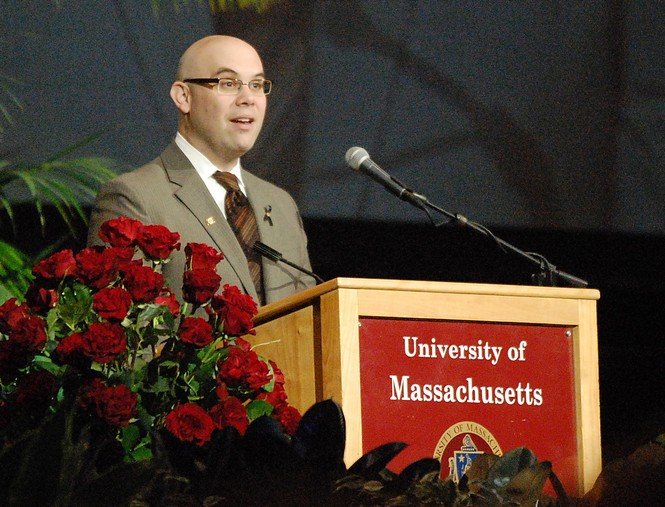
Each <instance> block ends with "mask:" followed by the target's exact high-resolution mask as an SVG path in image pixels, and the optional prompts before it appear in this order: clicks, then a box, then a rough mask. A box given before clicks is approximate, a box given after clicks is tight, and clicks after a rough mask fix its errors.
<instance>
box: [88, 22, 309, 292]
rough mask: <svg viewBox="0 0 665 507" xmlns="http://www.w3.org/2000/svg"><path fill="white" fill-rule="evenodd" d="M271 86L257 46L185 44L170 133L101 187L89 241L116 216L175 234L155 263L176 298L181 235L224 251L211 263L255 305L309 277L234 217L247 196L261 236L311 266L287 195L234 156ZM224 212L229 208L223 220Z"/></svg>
mask: <svg viewBox="0 0 665 507" xmlns="http://www.w3.org/2000/svg"><path fill="white" fill-rule="evenodd" d="M271 86H272V83H271V82H270V81H268V80H266V79H265V76H264V72H263V64H262V62H261V59H260V57H259V55H258V53H257V52H256V50H255V49H254V48H253V47H252V46H250V45H249V44H247V43H246V42H244V41H242V40H240V39H237V38H234V37H229V36H221V35H214V36H209V37H206V38H204V39H201V40H199V41H197V42H195V43H194V44H193V45H192V46H190V47H189V48H188V49H187V50H186V51H185V53H184V54H183V55H182V57H181V59H180V63H179V66H178V70H177V75H176V80H175V82H174V83H173V85H172V86H171V92H170V95H171V99H172V100H173V103H174V104H175V106H176V108H177V109H178V111H179V121H178V133H177V135H176V139H175V140H174V141H173V142H172V143H171V144H169V146H168V147H167V148H166V149H165V150H164V151H163V152H162V154H161V155H160V156H159V157H158V158H156V159H155V160H153V161H152V162H150V163H149V164H147V165H145V166H143V167H141V168H139V169H136V170H134V171H132V172H129V173H126V174H123V175H121V176H119V177H118V178H116V179H114V180H113V181H111V182H110V183H108V184H106V185H105V186H104V187H103V188H102V189H101V191H100V192H99V195H98V196H97V199H96V201H95V206H94V208H93V211H92V216H91V219H90V229H89V232H88V244H100V243H101V240H100V239H99V237H98V235H97V234H98V231H99V228H100V226H101V224H102V223H104V222H105V221H106V220H109V219H111V218H115V217H118V216H120V215H125V216H128V217H130V218H135V219H137V220H141V221H142V222H143V223H145V224H162V225H164V226H166V227H168V228H169V229H170V230H172V231H174V232H178V233H180V235H181V242H182V245H183V248H182V249H181V250H180V252H175V253H174V254H173V256H172V258H171V262H169V263H168V264H166V265H165V266H163V270H162V272H163V274H164V278H165V283H166V284H167V285H168V286H169V287H170V288H171V289H173V291H174V292H175V294H176V295H177V296H178V298H180V297H181V294H182V293H181V289H182V274H183V270H184V265H185V256H184V252H183V250H184V245H186V244H187V243H205V244H208V245H210V246H213V247H215V248H216V249H218V250H220V251H221V252H222V253H223V254H224V257H225V258H224V260H223V261H222V262H220V264H219V266H218V272H219V275H220V276H221V277H222V283H223V284H225V283H228V284H231V285H237V286H238V287H239V288H240V289H241V290H242V291H244V292H245V293H247V294H250V295H251V296H252V297H253V298H254V299H255V301H256V302H257V303H258V304H263V303H270V302H273V301H276V300H279V299H281V298H283V297H285V296H288V295H290V294H293V293H294V292H297V291H299V290H302V289H304V288H306V287H307V286H311V285H314V280H312V279H311V277H308V276H307V275H304V274H302V273H300V272H299V271H297V270H293V269H292V268H289V267H288V266H286V265H283V264H278V263H275V262H272V261H269V260H265V259H263V260H262V259H261V257H260V256H257V257H256V258H255V257H254V256H255V252H254V250H253V249H252V244H253V240H252V239H251V237H250V238H249V240H248V238H247V237H244V236H243V234H244V232H243V231H245V226H244V225H240V226H239V225H238V223H236V222H234V220H235V219H236V218H237V216H238V215H239V214H241V213H239V212H237V210H238V209H240V207H241V206H242V203H243V202H244V203H246V202H247V199H248V200H249V203H250V204H251V209H252V210H253V213H249V214H245V215H246V216H247V215H252V216H254V217H255V219H256V222H255V225H254V226H253V230H254V231H256V229H257V226H258V236H259V238H260V241H261V242H263V243H265V244H267V245H268V246H271V247H272V248H274V249H275V250H278V251H279V252H281V253H282V254H283V255H284V258H285V259H288V260H290V261H292V262H294V263H296V264H298V265H300V266H302V267H304V268H306V269H311V267H310V261H309V256H308V253H307V238H306V235H305V231H304V229H303V225H302V220H301V218H300V214H299V212H298V208H297V206H296V204H295V202H294V201H293V199H292V198H291V196H289V195H288V194H287V193H286V192H285V191H284V190H282V189H280V188H278V187H276V186H275V185H272V184H271V183H268V182H266V181H264V180H262V179H260V178H258V177H256V176H254V175H252V174H251V173H249V172H247V171H245V170H244V168H242V167H241V165H240V157H241V156H242V155H244V154H245V153H246V152H247V151H249V150H250V149H251V148H252V146H253V145H254V142H255V141H256V138H257V137H258V135H259V132H260V131H261V127H262V125H263V119H264V116H265V111H266V103H267V97H266V95H267V94H268V93H269V92H270V89H271ZM229 173H231V174H233V175H235V176H236V178H237V181H236V180H233V178H232V177H231V178H230V179H231V180H233V181H235V182H236V187H235V188H237V187H238V186H239V188H240V191H242V194H244V195H246V197H247V199H245V197H244V196H243V195H239V197H238V198H236V197H235V196H237V195H238V194H235V193H234V188H233V184H231V186H229V181H228V175H229ZM225 177H226V179H225ZM227 188H228V190H227ZM231 196H234V197H233V199H231ZM227 197H228V198H227ZM229 199H230V201H231V202H229ZM243 200H244V201H243ZM229 206H231V208H229ZM247 209H249V208H247ZM227 215H231V216H229V217H228V218H229V221H227ZM249 219H250V220H249V221H250V222H251V223H254V222H253V220H252V219H251V216H250V217H249ZM248 227H250V230H251V226H248ZM241 229H242V230H241ZM234 230H235V233H234ZM236 234H239V235H240V236H242V237H240V239H238V237H237V236H236ZM254 239H256V236H254ZM241 243H242V244H241ZM248 243H249V244H248ZM248 263H249V264H248ZM257 270H258V274H257ZM250 271H251V272H250ZM252 276H254V279H253V278H252Z"/></svg>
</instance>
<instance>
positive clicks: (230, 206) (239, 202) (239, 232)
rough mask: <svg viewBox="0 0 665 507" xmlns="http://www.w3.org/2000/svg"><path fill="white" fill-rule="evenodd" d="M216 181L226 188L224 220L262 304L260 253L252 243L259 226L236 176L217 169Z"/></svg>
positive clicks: (214, 176) (255, 238)
mask: <svg viewBox="0 0 665 507" xmlns="http://www.w3.org/2000/svg"><path fill="white" fill-rule="evenodd" d="M213 178H214V179H215V181H217V183H219V184H220V185H222V186H223V187H224V188H225V189H226V197H225V198H224V210H225V212H226V220H227V221H228V222H229V225H230V226H231V229H232V230H233V232H234V233H235V235H236V238H237V239H238V243H240V246H241V247H242V250H243V252H244V253H245V257H247V265H248V266H249V273H250V274H251V275H252V281H253V282H254V287H256V292H257V294H258V295H259V301H258V303H259V304H264V303H265V301H264V294H263V281H262V279H261V254H260V253H258V252H257V251H256V250H254V243H256V242H257V241H259V239H260V238H259V226H258V224H257V223H256V217H255V216H254V210H253V209H252V205H251V204H250V203H249V200H248V199H247V197H245V194H243V193H242V191H241V190H240V185H239V184H238V178H236V177H235V175H233V174H232V173H230V172H226V171H224V172H222V171H217V172H215V174H213Z"/></svg>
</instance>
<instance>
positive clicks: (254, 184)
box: [242, 168, 291, 199]
mask: <svg viewBox="0 0 665 507" xmlns="http://www.w3.org/2000/svg"><path fill="white" fill-rule="evenodd" d="M242 177H243V180H244V182H245V185H247V187H248V188H249V191H250V192H253V191H260V192H269V193H270V194H273V195H282V196H283V197H288V198H289V199H291V195H290V194H289V193H288V192H287V191H286V190H285V189H283V188H282V187H280V186H278V185H276V184H275V183H272V182H270V181H268V180H265V179H263V178H261V177H260V176H257V175H256V174H254V173H252V172H250V171H247V170H246V169H244V168H243V173H242Z"/></svg>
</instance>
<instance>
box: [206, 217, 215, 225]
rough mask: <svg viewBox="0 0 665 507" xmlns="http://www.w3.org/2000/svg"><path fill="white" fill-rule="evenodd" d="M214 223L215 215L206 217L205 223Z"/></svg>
mask: <svg viewBox="0 0 665 507" xmlns="http://www.w3.org/2000/svg"><path fill="white" fill-rule="evenodd" d="M214 223H215V217H208V218H206V224H208V225H213V224H214Z"/></svg>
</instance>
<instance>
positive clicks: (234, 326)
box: [211, 284, 258, 336]
mask: <svg viewBox="0 0 665 507" xmlns="http://www.w3.org/2000/svg"><path fill="white" fill-rule="evenodd" d="M211 306H212V309H213V310H214V311H215V312H216V313H217V314H218V315H219V316H220V318H222V319H223V322H224V332H225V333H227V334H230V335H234V336H239V335H244V334H255V333H256V331H255V330H254V322H253V321H252V319H253V318H254V316H255V315H256V314H257V313H258V309H257V307H256V302H255V301H254V300H253V299H252V297H251V296H249V295H247V294H243V293H242V292H240V289H238V287H236V286H235V285H229V284H226V285H224V292H222V294H220V295H217V296H215V297H214V298H213V299H212V302H211Z"/></svg>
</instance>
